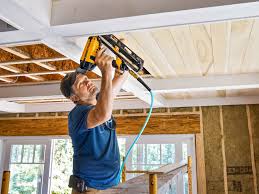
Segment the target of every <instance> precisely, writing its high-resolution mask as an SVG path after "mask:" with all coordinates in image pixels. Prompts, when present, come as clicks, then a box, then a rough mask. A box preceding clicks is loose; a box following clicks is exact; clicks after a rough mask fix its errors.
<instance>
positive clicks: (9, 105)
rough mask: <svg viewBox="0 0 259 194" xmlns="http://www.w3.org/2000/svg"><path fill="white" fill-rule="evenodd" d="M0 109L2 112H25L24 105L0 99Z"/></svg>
mask: <svg viewBox="0 0 259 194" xmlns="http://www.w3.org/2000/svg"><path fill="white" fill-rule="evenodd" d="M0 111H2V112H13V113H15V112H17V113H18V112H25V105H23V104H17V103H15V102H7V101H0Z"/></svg>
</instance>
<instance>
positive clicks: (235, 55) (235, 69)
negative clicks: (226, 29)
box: [228, 19, 254, 73]
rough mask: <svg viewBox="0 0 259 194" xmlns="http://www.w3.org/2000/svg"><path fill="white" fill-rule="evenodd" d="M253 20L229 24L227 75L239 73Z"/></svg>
mask: <svg viewBox="0 0 259 194" xmlns="http://www.w3.org/2000/svg"><path fill="white" fill-rule="evenodd" d="M253 23H254V20H252V19H250V20H240V21H232V22H231V35H230V51H229V56H228V57H229V60H228V73H240V72H241V66H242V64H243V61H244V58H245V54H246V50H247V48H248V42H249V39H250V34H251V30H252V26H253Z"/></svg>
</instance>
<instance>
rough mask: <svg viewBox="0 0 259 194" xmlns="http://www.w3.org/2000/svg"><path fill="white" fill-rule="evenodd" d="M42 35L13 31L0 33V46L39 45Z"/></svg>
mask: <svg viewBox="0 0 259 194" xmlns="http://www.w3.org/2000/svg"><path fill="white" fill-rule="evenodd" d="M42 38H43V34H41V33H35V32H26V31H23V30H15V31H10V32H0V46H3V47H11V46H23V45H32V44H38V43H41V39H42Z"/></svg>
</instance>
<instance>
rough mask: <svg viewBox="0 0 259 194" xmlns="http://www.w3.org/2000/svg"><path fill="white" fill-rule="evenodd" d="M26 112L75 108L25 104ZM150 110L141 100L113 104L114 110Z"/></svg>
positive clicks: (72, 105) (68, 105)
mask: <svg viewBox="0 0 259 194" xmlns="http://www.w3.org/2000/svg"><path fill="white" fill-rule="evenodd" d="M24 106H25V110H24V112H26V113H29V112H64V111H70V110H72V109H73V107H74V106H75V104H74V103H72V102H55V103H32V104H24ZM140 107H142V108H148V107H149V105H148V104H147V103H145V102H143V101H141V100H139V99H119V100H115V101H114V103H113V109H114V110H118V109H137V108H140Z"/></svg>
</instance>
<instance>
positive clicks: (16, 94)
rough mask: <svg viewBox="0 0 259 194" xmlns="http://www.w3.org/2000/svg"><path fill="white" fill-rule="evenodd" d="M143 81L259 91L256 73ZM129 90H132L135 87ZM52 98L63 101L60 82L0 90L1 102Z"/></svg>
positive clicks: (173, 87)
mask: <svg viewBox="0 0 259 194" xmlns="http://www.w3.org/2000/svg"><path fill="white" fill-rule="evenodd" d="M129 78H130V77H129ZM132 79H133V78H132ZM92 81H93V83H94V84H95V85H96V86H97V87H100V79H98V80H92ZM144 81H145V82H146V83H147V84H148V85H149V86H150V88H151V89H152V90H153V92H154V93H172V92H175V93H177V92H185V91H187V92H194V91H209V90H210V91H211V90H232V89H248V88H259V73H251V74H239V75H218V76H205V77H186V78H170V79H155V78H144ZM129 83H130V82H129ZM126 86H127V87H134V86H130V85H127V82H126ZM131 89H132V90H134V88H131ZM135 90H136V88H135ZM139 92H141V94H142V95H146V96H147V98H149V94H148V92H147V91H145V90H144V89H143V90H141V91H139ZM51 96H53V97H56V98H63V97H62V95H61V93H60V90H59V83H47V84H42V85H20V86H19V85H17V86H11V87H10V86H2V87H0V99H5V100H14V99H17V98H19V99H23V98H24V99H28V98H30V99H34V98H39V97H42V98H43V97H45V98H48V99H50V98H51Z"/></svg>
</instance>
